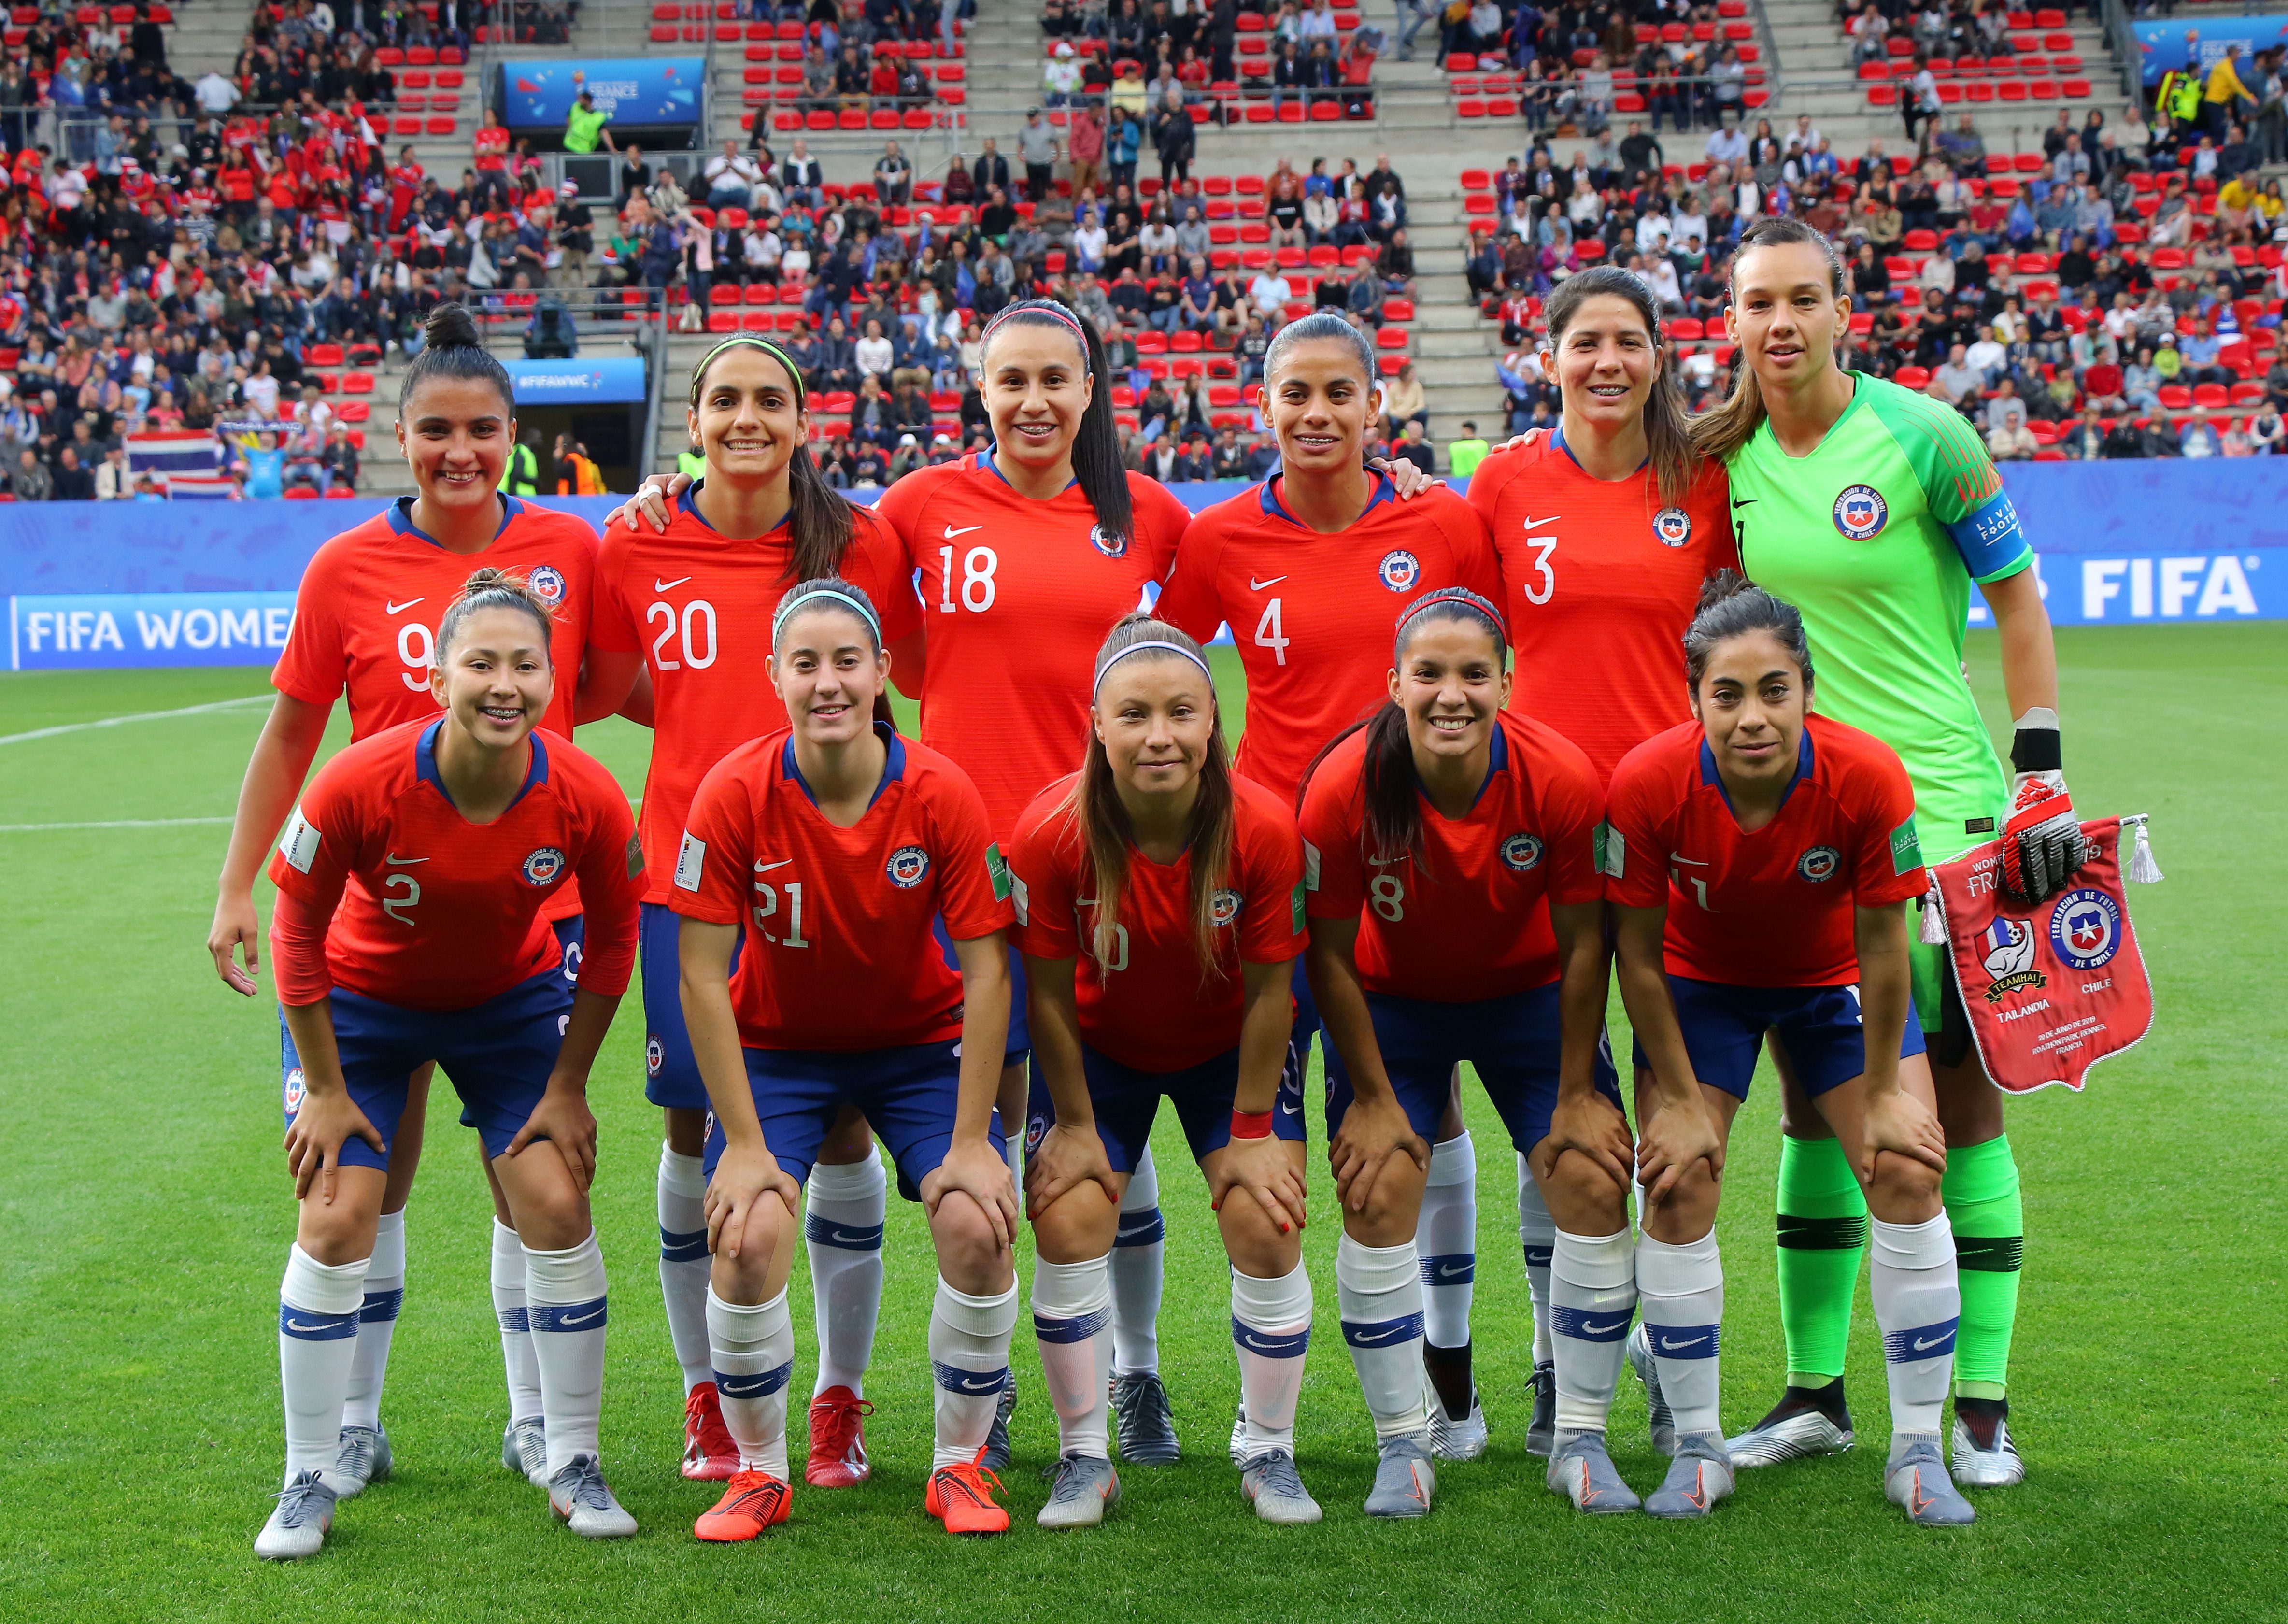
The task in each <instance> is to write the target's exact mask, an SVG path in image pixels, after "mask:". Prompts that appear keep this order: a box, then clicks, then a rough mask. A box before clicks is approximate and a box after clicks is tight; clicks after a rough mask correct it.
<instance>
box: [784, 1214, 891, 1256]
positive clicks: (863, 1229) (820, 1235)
mask: <svg viewBox="0 0 2288 1624" xmlns="http://www.w3.org/2000/svg"><path fill="white" fill-rule="evenodd" d="M802 1238H804V1239H805V1240H806V1241H809V1242H811V1243H813V1244H814V1245H816V1246H839V1247H841V1248H842V1250H844V1251H845V1252H879V1251H880V1250H881V1249H882V1226H881V1225H880V1224H878V1223H875V1224H864V1223H837V1222H834V1221H833V1220H832V1219H831V1218H822V1217H820V1216H819V1215H818V1214H816V1213H811V1214H807V1215H806V1217H805V1218H804V1219H803V1221H802Z"/></svg>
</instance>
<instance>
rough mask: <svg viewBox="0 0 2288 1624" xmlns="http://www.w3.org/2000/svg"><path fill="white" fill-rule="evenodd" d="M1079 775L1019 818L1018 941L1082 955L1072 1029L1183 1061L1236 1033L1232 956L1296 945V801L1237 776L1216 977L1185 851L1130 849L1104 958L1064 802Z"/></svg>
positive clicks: (1252, 956) (1108, 1048) (1154, 1060)
mask: <svg viewBox="0 0 2288 1624" xmlns="http://www.w3.org/2000/svg"><path fill="white" fill-rule="evenodd" d="M1078 776H1079V775H1078V774H1073V775H1070V776H1067V777H1065V778H1063V779H1061V780H1060V781H1058V782H1057V783H1055V784H1051V785H1050V786H1049V787H1048V788H1047V789H1045V790H1044V791H1042V792H1041V794H1040V797H1039V798H1038V799H1037V800H1035V801H1034V802H1033V804H1032V805H1031V806H1029V807H1028V808H1025V815H1024V816H1023V817H1022V818H1021V820H1019V825H1018V833H1017V843H1016V846H1015V848H1014V849H1013V850H1012V851H1011V853H1010V855H1009V865H1010V867H1011V868H1012V869H1013V870H1014V871H1015V872H1016V879H1017V945H1018V946H1019V947H1021V948H1022V949H1023V950H1024V951H1026V952H1028V953H1029V954H1031V955H1032V956H1033V957H1034V958H1036V959H1078V960H1079V968H1078V973H1077V975H1076V995H1077V998H1078V1001H1079V1005H1080V1034H1081V1036H1082V1037H1083V1038H1084V1039H1087V1040H1088V1044H1089V1047H1092V1048H1093V1049H1096V1050H1098V1051H1100V1053H1102V1054H1105V1055H1110V1056H1111V1057H1112V1058H1113V1059H1115V1060H1116V1061H1118V1062H1119V1063H1121V1064H1123V1065H1125V1066H1133V1067H1134V1068H1135V1069H1136V1070H1137V1071H1156V1072H1160V1071H1182V1070H1184V1069H1185V1068H1186V1067H1188V1066H1196V1065H1198V1064H1200V1063H1203V1062H1204V1061H1209V1060H1212V1059H1214V1058H1215V1057H1216V1056H1217V1055H1222V1054H1227V1053H1228V1052H1229V1051H1230V1050H1232V1049H1235V1048H1236V1047H1239V1028H1240V1020H1241V1016H1242V1014H1243V1008H1244V1005H1245V990H1244V988H1243V985H1242V983H1241V980H1240V972H1239V967H1240V964H1241V963H1242V962H1243V961H1244V962H1246V963H1248V964H1284V963H1286V962H1287V961H1289V960H1290V959H1294V958H1295V957H1296V956H1297V955H1299V953H1301V952H1302V951H1303V940H1304V938H1303V842H1302V839H1301V837H1300V836H1299V835H1298V834H1297V832H1296V830H1295V816H1294V814H1293V813H1291V812H1290V811H1288V809H1287V805H1286V803H1285V802H1284V801H1283V800H1280V799H1279V798H1278V797H1277V796H1276V795H1274V794H1273V793H1272V792H1270V791H1268V790H1267V789H1265V788H1263V787H1262V786H1261V785H1260V784H1251V783H1250V782H1249V781H1248V780H1246V779H1244V778H1238V779H1235V780H1234V783H1233V789H1234V791H1235V794H1234V797H1233V808H1232V811H1233V829H1232V855H1231V868H1230V872H1229V873H1228V874H1227V876H1226V877H1225V880H1224V884H1223V885H1222V886H1221V887H1219V888H1218V889H1217V891H1216V894H1215V905H1216V924H1217V932H1216V935H1217V947H1216V963H1217V966H1218V967H1219V970H1220V971H1221V975H1220V977H1219V979H1214V980H1210V979H1208V978H1207V977H1205V976H1204V975H1202V974H1201V971H1200V957H1199V951H1198V949H1197V947H1196V945H1195V938H1194V936H1193V933H1192V856H1191V853H1190V852H1189V851H1187V852H1185V853H1184V854H1183V855H1182V856H1180V857H1178V858H1177V859H1176V860H1175V861H1174V862H1173V863H1155V862H1153V861H1152V860H1151V859H1150V858H1149V857H1147V856H1144V854H1143V853H1141V852H1139V851H1134V850H1132V851H1131V852H1130V853H1129V855H1128V883H1127V884H1126V885H1125V886H1124V887H1123V888H1122V890H1121V894H1120V907H1119V909H1118V911H1117V912H1116V914H1115V915H1114V923H1115V925H1116V927H1117V934H1116V937H1115V945H1114V949H1113V962H1112V964H1111V966H1110V967H1103V966H1100V964H1099V963H1098V962H1097V958H1096V954H1095V953H1094V951H1092V948H1091V945H1090V943H1091V936H1092V932H1093V931H1094V929H1095V917H1096V910H1095V904H1094V900H1093V896H1091V895H1090V894H1092V892H1093V890H1094V888H1095V880H1094V873H1093V871H1092V868H1091V866H1090V864H1089V861H1088V848H1087V845H1086V843H1085V842H1084V840H1082V839H1081V836H1080V830H1079V828H1078V825H1077V824H1076V823H1075V821H1074V819H1073V817H1072V816H1071V813H1070V810H1069V806H1068V804H1067V803H1068V800H1069V797H1070V796H1071V794H1072V786H1073V784H1074V782H1075V780H1076V778H1077V777H1078ZM1084 896H1087V897H1088V900H1086V901H1084V900H1083V898H1084ZM1179 1014H1180V1018H1174V1017H1177V1016H1178V1015H1179Z"/></svg>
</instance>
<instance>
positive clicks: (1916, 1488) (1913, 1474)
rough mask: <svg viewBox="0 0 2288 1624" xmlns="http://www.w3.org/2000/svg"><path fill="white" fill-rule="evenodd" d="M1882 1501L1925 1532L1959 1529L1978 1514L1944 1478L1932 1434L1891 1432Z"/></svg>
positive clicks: (1944, 1474)
mask: <svg viewBox="0 0 2288 1624" xmlns="http://www.w3.org/2000/svg"><path fill="white" fill-rule="evenodd" d="M1883 1498H1884V1499H1886V1500H1887V1501H1890V1502H1891V1503H1892V1504H1893V1505H1895V1506H1896V1507H1898V1508H1899V1509H1901V1510H1903V1511H1904V1512H1905V1513H1906V1514H1907V1521H1909V1522H1911V1523H1915V1524H1919V1525H1921V1526H1922V1527H1925V1528H1959V1527H1961V1526H1962V1525H1963V1524H1966V1523H1974V1522H1976V1521H1977V1520H1978V1513H1977V1512H1975V1511H1974V1510H1973V1509H1971V1505H1970V1502H1969V1501H1966V1500H1965V1499H1963V1497H1962V1492H1961V1491H1960V1490H1959V1489H1957V1488H1956V1487H1955V1486H1954V1485H1953V1483H1952V1482H1951V1481H1950V1479H1949V1478H1948V1477H1947V1475H1946V1462H1945V1461H1942V1460H1940V1459H1939V1458H1938V1434H1936V1433H1935V1432H1895V1433H1893V1434H1892V1435H1891V1460H1890V1464H1888V1465H1887V1466H1886V1467H1885V1468H1884V1469H1883Z"/></svg>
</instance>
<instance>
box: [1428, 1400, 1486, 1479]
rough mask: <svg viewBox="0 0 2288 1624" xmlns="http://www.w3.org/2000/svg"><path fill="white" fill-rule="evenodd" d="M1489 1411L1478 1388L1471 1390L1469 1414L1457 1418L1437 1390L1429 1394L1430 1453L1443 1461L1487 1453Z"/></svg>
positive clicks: (1470, 1458)
mask: <svg viewBox="0 0 2288 1624" xmlns="http://www.w3.org/2000/svg"><path fill="white" fill-rule="evenodd" d="M1486 1442H1487V1438H1486V1412H1485V1407H1484V1406H1483V1405H1481V1404H1479V1402H1478V1389H1476V1388H1474V1387H1473V1388H1472V1389H1470V1413H1468V1414H1467V1415H1465V1416H1462V1417H1461V1418H1459V1419H1458V1420H1457V1419H1456V1418H1454V1417H1453V1416H1450V1415H1448V1414H1447V1413H1446V1406H1445V1405H1443V1404H1442V1403H1440V1402H1439V1399H1438V1396H1437V1395H1436V1394H1435V1393H1433V1394H1431V1396H1430V1453H1432V1454H1433V1455H1435V1456H1436V1457H1437V1458H1438V1459H1439V1460H1441V1461H1474V1460H1476V1459H1477V1458H1478V1457H1479V1456H1480V1455H1482V1454H1483V1453H1486Z"/></svg>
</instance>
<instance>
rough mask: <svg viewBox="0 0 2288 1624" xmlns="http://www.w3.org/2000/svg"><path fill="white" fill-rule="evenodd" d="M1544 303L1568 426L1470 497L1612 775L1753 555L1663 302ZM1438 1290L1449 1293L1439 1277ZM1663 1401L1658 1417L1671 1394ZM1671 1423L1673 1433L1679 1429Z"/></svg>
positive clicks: (1532, 648)
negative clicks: (1702, 600)
mask: <svg viewBox="0 0 2288 1624" xmlns="http://www.w3.org/2000/svg"><path fill="white" fill-rule="evenodd" d="M1545 315H1546V318H1547V322H1548V337H1547V341H1546V343H1545V346H1544V348H1543V351H1542V355H1541V365H1542V370H1543V372H1544V375H1545V376H1546V377H1549V378H1554V379H1555V380H1556V381H1557V386H1558V391H1559V394H1560V395H1561V400H1562V402H1563V410H1562V414H1561V422H1560V424H1559V426H1558V428H1557V430H1556V431H1555V432H1554V433H1553V434H1549V435H1547V436H1545V437H1544V436H1540V435H1533V436H1529V437H1528V439H1527V441H1526V442H1525V443H1522V444H1513V445H1511V446H1505V447H1504V448H1503V449H1502V450H1498V451H1496V452H1495V453H1493V455H1491V456H1490V457H1488V458H1486V459H1485V461H1484V462H1482V464H1480V465H1479V466H1478V469H1477V472H1476V473H1475V474H1474V475H1473V476H1472V477H1471V480H1470V492H1469V501H1470V506H1472V507H1474V508H1475V509H1476V510H1477V512H1478V514H1479V516H1480V517H1481V518H1482V519H1483V520H1484V521H1485V522H1486V526H1487V528H1488V529H1490V531H1491V533H1492V536H1493V545H1494V552H1495V553H1496V555H1497V556H1498V558H1499V560H1500V562H1501V593H1500V599H1499V601H1500V603H1501V606H1502V611H1503V613H1504V615H1505V617H1507V618H1508V621H1509V625H1510V632H1511V634H1512V635H1513V637H1515V638H1516V640H1517V683H1516V687H1515V689H1513V692H1512V694H1511V697H1510V703H1511V705H1513V707H1515V708H1516V709H1519V710H1521V711H1523V712H1526V714H1528V715H1529V716H1531V717H1533V718H1534V719H1535V720H1537V721H1541V722H1545V723H1546V724H1547V725H1549V726H1550V727H1552V728H1555V729H1556V730H1557V731H1558V732H1560V733H1561V734H1563V735H1564V736H1566V737H1567V738H1569V739H1570V740H1572V741H1573V743H1575V744H1578V745H1579V746H1580V747H1581V748H1582V750H1583V751H1584V752H1585V753H1586V754H1587V755H1588V758H1589V764H1590V765H1591V766H1593V767H1594V768H1596V769H1597V777H1598V781H1599V782H1600V784H1602V783H1604V782H1606V781H1608V780H1609V779H1610V778H1611V776H1612V773H1613V768H1615V767H1616V766H1617V765H1618V764H1619V762H1620V760H1621V758H1622V757H1623V756H1625V755H1626V754H1627V753H1628V752H1630V751H1632V750H1633V749H1635V748H1636V746H1637V745H1639V744H1642V743H1643V742H1644V741H1645V740H1646V739H1648V738H1650V737H1651V736H1653V735H1655V734H1656V733H1659V732H1661V731H1663V730H1664V729H1666V728H1672V727H1674V726H1676V725H1678V724H1679V723H1681V722H1684V721H1688V720H1690V718H1691V711H1690V706H1689V705H1688V701H1687V698H1686V696H1685V695H1684V693H1683V692H1682V690H1680V689H1679V688H1678V687H1677V685H1676V679H1675V660H1676V647H1677V640H1678V639H1680V637H1682V636H1683V635H1684V632H1685V628H1686V627H1688V626H1689V625H1691V624H1692V615H1693V609H1694V605H1695V603H1696V601H1697V600H1698V598H1699V595H1700V588H1701V584H1702V583H1703V582H1704V581H1705V580H1706V579H1707V578H1708V577H1711V576H1712V575H1714V574H1715V573H1716V572H1717V571H1718V570H1720V569H1728V568H1732V567H1735V566H1736V565H1737V563H1738V562H1739V557H1738V553H1737V550H1736V547H1735V546H1734V545H1733V540H1732V526H1731V515H1730V513H1729V512H1728V509H1727V504H1726V490H1727V487H1726V484H1725V480H1724V471H1723V467H1722V466H1721V465H1720V464H1718V463H1713V462H1708V461H1704V460H1703V459H1702V458H1700V457H1699V456H1698V455H1697V454H1696V453H1695V452H1694V450H1693V449H1692V442H1691V434H1690V430H1689V428H1688V426H1687V423H1686V420H1685V416H1684V403H1683V400H1682V397H1681V396H1680V394H1679V392H1678V389H1677V386H1676V379H1675V375H1674V370H1673V367H1672V364H1671V355H1670V353H1669V351H1668V349H1667V346H1665V344H1664V341H1663V335H1662V331H1661V325H1660V307H1659V306H1658V305H1657V304H1656V303H1655V302H1654V299H1653V297H1652V295H1651V293H1650V292H1649V291H1648V290H1647V288H1646V287H1645V284H1644V283H1642V282H1641V281H1640V280H1638V278H1637V277H1636V276H1635V275H1632V274H1631V273H1629V272H1627V271H1623V270H1618V269H1616V268H1614V267H1610V266H1599V267H1594V268H1593V269H1590V270H1586V271H1583V272H1581V273H1579V274H1578V275H1575V276H1572V277H1570V278H1569V279H1568V280H1566V281H1565V282H1563V283H1561V284H1559V286H1558V289H1557V291H1555V292H1554V293H1553V294H1552V295H1551V296H1550V299H1549V304H1548V307H1547V309H1546V311H1545ZM1517 1175H1518V1176H1517V1205H1518V1238H1519V1240H1520V1242H1521V1244H1522V1246H1523V1247H1524V1251H1525V1272H1526V1278H1527V1280H1528V1282H1529V1285H1530V1286H1531V1288H1532V1295H1533V1357H1534V1380H1533V1389H1534V1395H1533V1399H1534V1405H1533V1421H1532V1423H1531V1425H1530V1426H1529V1428H1528V1429H1527V1432H1526V1448H1527V1449H1528V1450H1529V1451H1531V1452H1532V1453H1535V1454H1538V1455H1546V1454H1547V1453H1549V1451H1550V1447H1551V1443H1552V1439H1553V1435H1554V1429H1555V1424H1556V1421H1555V1417H1556V1400H1557V1388H1556V1366H1555V1364H1554V1357H1555V1352H1554V1347H1555V1345H1554V1343H1553V1341H1552V1340H1551V1334H1550V1323H1549V1303H1550V1284H1549V1260H1550V1253H1551V1249H1552V1247H1553V1246H1554V1245H1555V1237H1556V1222H1555V1221H1554V1220H1553V1218H1552V1217H1551V1216H1550V1214H1549V1207H1548V1205H1547V1203H1545V1201H1543V1199H1542V1198H1541V1190H1540V1186H1539V1185H1537V1183H1535V1182H1534V1180H1533V1176H1532V1174H1531V1172H1530V1171H1529V1169H1528V1168H1527V1166H1526V1165H1525V1162H1524V1160H1523V1158H1520V1160H1519V1162H1518V1168H1517ZM1437 1295H1438V1292H1437V1290H1436V1288H1435V1287H1433V1288H1432V1291H1431V1297H1432V1299H1433V1300H1435V1298H1436V1297H1437ZM1631 1348H1632V1353H1633V1355H1634V1349H1635V1343H1634V1342H1633V1341H1632V1343H1631ZM1433 1369H1435V1365H1434V1366H1433ZM1654 1411H1655V1415H1656V1420H1657V1419H1658V1405H1657V1403H1656V1404H1655V1405H1654ZM1655 1433H1656V1438H1655V1441H1656V1443H1658V1442H1664V1440H1665V1437H1666V1434H1665V1430H1664V1428H1662V1427H1658V1426H1656V1429H1655Z"/></svg>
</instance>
